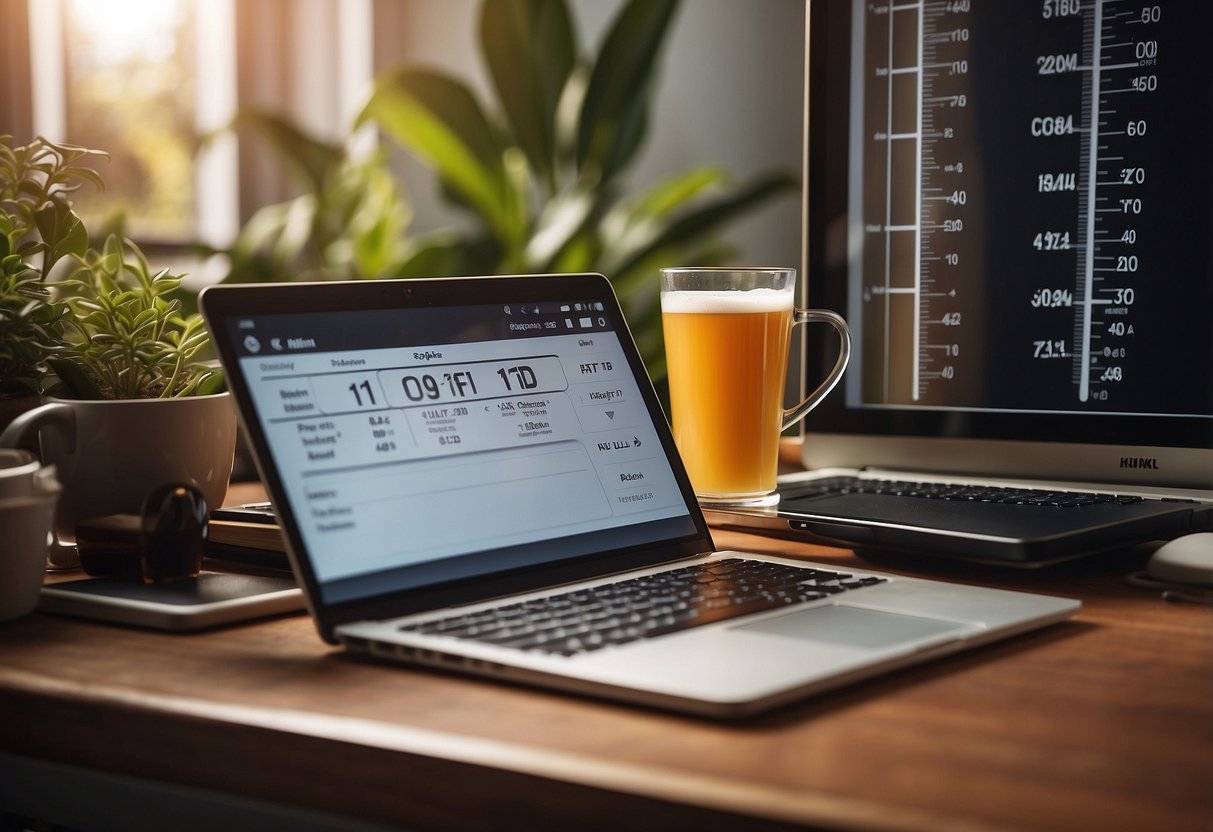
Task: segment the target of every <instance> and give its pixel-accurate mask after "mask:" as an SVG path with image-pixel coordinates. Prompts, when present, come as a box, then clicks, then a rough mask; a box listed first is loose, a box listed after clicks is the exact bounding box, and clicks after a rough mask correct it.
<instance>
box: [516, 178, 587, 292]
mask: <svg viewBox="0 0 1213 832" xmlns="http://www.w3.org/2000/svg"><path fill="white" fill-rule="evenodd" d="M594 200H595V194H594V191H593V189H589V188H579V189H576V190H572V191H565V192H562V193H558V194H556V195H555V196H553V197H552V198H551V199H550V200H548V202H547V204H546V205H545V206H544V207H543V210H542V211H541V212H540V214H539V216H538V217H537V218H536V220H535V227H534V229H533V230H532V231H531V235H530V240H529V241H528V243H527V247H526V263H527V264H528V267H529V268H531V269H533V270H535V271H547V270H549V269H550V268H551V263H552V262H553V261H554V260H555V259H556V257H557V255H558V254H559V253H560V252H561V251H562V250H563V249H564V248H565V246H567V245H568V244H569V242H570V241H571V240H572V239H573V237H574V236H575V235H576V234H577V233H578V232H579V231H580V230H581V229H582V227H584V226H585V223H586V220H587V219H589V217H590V214H591V212H592V211H593V210H594Z"/></svg>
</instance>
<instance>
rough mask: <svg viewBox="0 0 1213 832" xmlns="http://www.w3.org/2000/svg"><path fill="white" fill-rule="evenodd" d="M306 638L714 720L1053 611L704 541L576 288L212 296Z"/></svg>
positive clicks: (605, 319)
mask: <svg viewBox="0 0 1213 832" xmlns="http://www.w3.org/2000/svg"><path fill="white" fill-rule="evenodd" d="M200 305H201V309H202V312H203V314H204V316H205V318H206V321H207V323H208V326H209V327H210V331H211V333H212V337H213V341H214V344H215V346H216V348H217V350H218V353H219V355H220V358H221V361H222V363H223V367H224V370H225V372H226V374H227V380H228V385H229V387H230V389H231V391H232V394H233V397H234V400H235V402H236V405H237V409H238V413H239V417H240V422H241V425H242V427H243V429H244V431H245V436H246V437H247V438H248V441H249V445H250V446H251V448H252V450H253V452H254V457H255V459H256V462H257V465H258V469H259V472H260V474H261V477H262V480H263V482H264V483H265V486H266V489H267V491H268V493H269V495H270V498H271V500H272V502H273V504H274V507H275V509H276V511H277V516H278V521H279V524H280V526H281V528H282V532H283V536H284V539H285V542H286V549H287V555H288V557H289V559H290V562H291V566H292V568H293V570H294V572H295V575H296V578H297V579H298V580H299V582H300V584H301V586H302V588H303V592H304V595H305V598H306V601H307V605H308V608H309V610H310V612H311V614H312V616H313V617H314V620H315V623H316V625H317V628H318V630H319V633H320V635H321V636H322V637H323V638H324V639H325V640H327V641H330V642H333V643H340V644H343V645H344V646H345V647H347V648H348V649H349V650H351V651H354V652H357V653H359V654H364V655H368V656H372V657H375V658H380V659H385V660H390V661H398V662H405V663H410V664H418V665H426V666H431V667H437V668H442V669H445V670H456V671H463V672H467V673H473V674H479V675H483V676H489V677H493V678H498V679H503V680H510V681H516V682H524V683H532V684H536V685H542V686H547V687H552V688H557V689H560V690H564V691H571V692H576V693H583V694H589V695H597V696H603V697H610V698H615V699H620V700H625V701H628V702H633V703H639V704H644V705H650V706H656V707H661V708H668V709H673V710H677V711H682V712H688V713H694V714H701V715H705V716H714V717H722V718H723V717H738V716H744V715H748V714H752V713H756V712H759V711H762V710H765V709H767V708H771V707H774V706H776V705H779V704H781V703H785V702H789V701H791V700H794V699H797V698H800V697H803V696H806V695H808V694H811V693H815V692H818V691H822V690H826V689H828V688H832V687H835V686H837V685H841V684H844V683H847V682H851V681H855V680H858V679H862V678H865V677H868V676H871V675H873V674H876V673H880V672H885V671H888V670H891V669H894V668H899V667H904V666H906V665H910V664H913V663H916V662H921V661H924V660H927V659H929V658H932V657H935V656H941V655H944V654H948V653H953V652H955V651H958V650H963V649H965V648H968V647H972V646H976V645H979V644H983V643H986V642H989V641H992V640H995V639H999V638H1004V637H1007V636H1010V635H1014V634H1017V633H1022V632H1024V631H1027V630H1030V629H1032V628H1035V627H1040V626H1043V625H1046V624H1050V623H1053V622H1058V621H1061V620H1063V619H1065V618H1067V617H1068V616H1071V615H1073V614H1074V613H1075V612H1076V611H1077V610H1078V609H1079V604H1078V602H1076V601H1072V600H1068V599H1063V598H1053V597H1045V596H1040V595H1033V594H1023V593H1017V592H1008V591H1002V590H998V589H986V588H977V587H967V586H960V585H952V584H948V583H944V582H940V581H933V580H917V579H913V578H906V577H896V576H891V575H882V574H878V573H875V572H870V571H868V570H866V569H865V570H850V569H847V570H845V571H841V570H839V569H837V568H832V567H829V566H824V565H820V564H813V563H806V562H804V561H801V560H797V559H793V558H779V557H765V556H760V555H753V554H745V553H739V552H729V551H717V550H716V549H715V547H714V546H713V543H712V537H711V534H710V532H709V530H708V527H707V524H706V522H705V519H704V516H703V514H702V512H701V511H700V509H699V506H698V504H697V502H696V500H695V498H694V494H693V492H692V490H691V487H690V484H689V482H688V480H687V476H686V472H685V470H684V469H683V466H682V464H681V461H680V459H679V457H678V454H677V452H676V450H675V446H674V443H673V438H672V435H671V432H670V430H669V427H668V425H667V422H666V419H665V416H664V415H663V413H662V410H661V407H660V405H659V403H658V400H657V397H656V395H655V393H654V391H653V387H652V385H651V384H650V382H649V379H648V376H647V374H646V373H645V369H644V366H643V364H642V363H641V359H640V357H639V355H638V353H637V350H636V347H635V344H634V343H633V341H632V338H631V336H630V334H629V332H628V329H627V325H626V323H625V321H624V318H623V315H622V312H621V311H620V308H619V305H618V303H617V301H616V298H615V295H614V293H613V291H612V288H611V285H610V283H609V282H608V281H607V280H606V279H605V278H603V277H602V276H600V275H592V274H578V275H548V276H515V277H481V278H448V279H433V280H429V279H427V280H404V281H360V282H351V283H336V282H334V283H314V284H308V283H295V284H274V285H242V286H212V287H209V288H207V289H205V290H204V291H203V292H202V294H201V296H200Z"/></svg>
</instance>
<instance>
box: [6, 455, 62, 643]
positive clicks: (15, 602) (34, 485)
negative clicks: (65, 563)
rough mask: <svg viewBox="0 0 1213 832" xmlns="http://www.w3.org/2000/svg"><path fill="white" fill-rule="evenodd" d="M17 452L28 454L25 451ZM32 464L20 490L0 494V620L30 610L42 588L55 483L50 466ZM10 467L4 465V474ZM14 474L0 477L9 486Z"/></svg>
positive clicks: (51, 520) (56, 493) (14, 479)
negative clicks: (19, 491) (1, 542)
mask: <svg viewBox="0 0 1213 832" xmlns="http://www.w3.org/2000/svg"><path fill="white" fill-rule="evenodd" d="M20 453H22V454H25V455H26V456H28V455H29V452H28V451H21V452H20ZM33 465H34V466H36V467H35V470H34V471H33V472H32V473H31V474H30V476H29V477H28V479H27V480H26V482H25V484H24V485H23V486H22V489H23V491H22V493H20V494H14V493H4V494H3V495H0V540H2V541H4V545H3V546H0V621H10V620H12V619H14V618H20V617H21V616H23V615H28V614H29V613H31V612H33V610H34V607H35V606H36V605H37V603H38V597H39V594H40V593H41V592H42V578H43V575H44V574H45V573H46V556H47V550H48V546H49V544H50V537H51V525H52V523H53V521H54V516H55V500H56V499H57V498H58V496H59V492H60V488H59V483H58V482H56V481H55V472H54V469H53V468H51V467H49V466H39V465H38V462H37V461H36V460H35V461H33ZM12 470H13V467H8V468H5V469H4V470H3V471H0V474H7V473H10V472H11V471H12ZM15 481H16V478H15V477H5V478H3V479H0V483H3V484H4V485H6V486H10V487H11V486H12V485H13V484H14V482H15Z"/></svg>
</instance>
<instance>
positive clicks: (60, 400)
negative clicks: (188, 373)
mask: <svg viewBox="0 0 1213 832" xmlns="http://www.w3.org/2000/svg"><path fill="white" fill-rule="evenodd" d="M231 395H232V392H231V391H230V390H224V391H223V392H221V393H208V394H207V395H205V396H174V397H172V398H167V399H159V398H157V399H67V398H61V397H59V396H51V395H44V396H43V397H42V401H43V402H46V403H52V402H55V403H63V404H113V405H120V404H128V405H129V404H144V403H146V402H166V403H169V402H188V401H191V400H193V401H201V400H210V399H221V398H224V397H230V396H231Z"/></svg>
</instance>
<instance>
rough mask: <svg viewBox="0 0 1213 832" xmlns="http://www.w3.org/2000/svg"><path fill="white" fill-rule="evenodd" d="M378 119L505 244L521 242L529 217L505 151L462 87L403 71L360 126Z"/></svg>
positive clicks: (379, 92)
mask: <svg viewBox="0 0 1213 832" xmlns="http://www.w3.org/2000/svg"><path fill="white" fill-rule="evenodd" d="M367 119H374V120H375V121H377V122H378V123H379V125H380V127H381V128H382V129H383V130H384V131H385V132H386V133H387V134H388V135H390V136H392V138H394V139H395V140H396V141H398V142H400V143H401V144H402V145H404V146H405V147H407V148H408V149H410V150H411V151H412V152H414V153H415V154H417V156H419V157H420V158H421V159H423V160H424V161H426V162H428V163H429V164H430V165H432V166H433V167H434V169H435V170H436V171H437V172H438V175H439V177H441V179H442V180H443V181H444V182H445V183H446V184H448V185H449V186H450V187H451V188H452V189H453V190H455V191H456V192H458V193H459V194H460V196H462V197H463V198H464V199H465V200H467V204H469V205H470V206H472V207H473V208H474V209H475V210H476V212H477V213H479V214H480V216H481V217H483V219H484V220H485V223H486V224H487V225H488V226H489V228H491V229H492V230H493V232H494V234H495V235H496V236H497V238H498V239H499V240H501V241H502V242H503V243H505V244H508V243H510V242H511V241H513V240H516V239H518V238H519V237H520V236H521V234H522V231H523V226H524V218H523V217H522V216H521V215H520V212H519V210H518V205H519V199H518V196H517V195H516V194H512V193H510V184H509V180H508V178H507V176H506V173H505V170H504V166H503V163H502V159H503V154H504V150H505V148H503V147H501V145H500V143H499V142H498V140H497V137H496V136H495V135H494V133H493V130H492V127H491V126H490V125H489V122H488V119H487V118H486V117H485V115H484V112H483V110H481V108H480V104H479V103H477V101H476V99H475V97H474V96H473V95H472V93H471V91H470V90H469V89H468V88H467V87H466V86H464V85H463V84H461V83H459V82H458V81H455V80H453V79H451V78H448V77H446V76H443V75H439V74H437V73H434V72H429V71H427V70H419V69H404V70H401V71H400V72H397V73H395V74H394V75H391V76H388V77H387V78H385V79H384V80H382V81H381V82H380V83H379V84H378V85H377V86H376V88H375V92H374V94H373V95H372V96H371V100H370V101H369V102H368V103H367V105H366V108H365V109H364V110H363V113H362V115H361V116H360V117H359V122H363V121H365V120H367Z"/></svg>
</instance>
